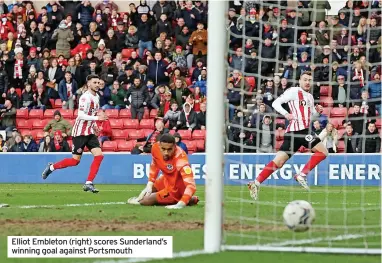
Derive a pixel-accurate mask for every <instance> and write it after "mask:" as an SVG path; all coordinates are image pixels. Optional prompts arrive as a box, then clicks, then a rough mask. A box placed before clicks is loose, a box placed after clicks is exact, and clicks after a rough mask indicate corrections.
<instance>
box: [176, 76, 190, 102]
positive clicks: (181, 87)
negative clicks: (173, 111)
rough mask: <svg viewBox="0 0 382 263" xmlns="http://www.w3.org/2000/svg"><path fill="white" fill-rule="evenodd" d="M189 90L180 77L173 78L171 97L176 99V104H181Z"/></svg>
mask: <svg viewBox="0 0 382 263" xmlns="http://www.w3.org/2000/svg"><path fill="white" fill-rule="evenodd" d="M190 94H191V91H190V90H189V89H188V88H187V87H186V84H185V83H183V82H182V80H181V79H177V80H175V86H174V88H173V89H172V97H173V98H174V99H175V100H176V102H177V103H178V105H183V103H184V102H185V101H186V98H187V96H188V95H190Z"/></svg>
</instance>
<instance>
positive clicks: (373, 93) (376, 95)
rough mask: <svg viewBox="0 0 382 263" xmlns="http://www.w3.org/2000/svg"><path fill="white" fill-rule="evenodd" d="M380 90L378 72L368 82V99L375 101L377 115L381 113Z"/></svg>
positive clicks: (380, 83) (381, 87) (381, 85)
mask: <svg viewBox="0 0 382 263" xmlns="http://www.w3.org/2000/svg"><path fill="white" fill-rule="evenodd" d="M381 90H382V82H381V77H380V75H379V74H378V73H375V74H374V76H373V78H372V81H371V82H369V92H370V101H371V102H373V103H375V108H376V110H377V111H378V113H379V115H381V114H382V111H381V97H382V95H381Z"/></svg>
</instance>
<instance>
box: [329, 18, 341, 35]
mask: <svg viewBox="0 0 382 263" xmlns="http://www.w3.org/2000/svg"><path fill="white" fill-rule="evenodd" d="M329 21H330V26H329V30H330V31H329V32H331V34H333V39H336V38H337V37H338V36H339V35H340V34H341V30H342V28H343V25H341V24H340V23H339V17H338V16H332V18H331V19H329Z"/></svg>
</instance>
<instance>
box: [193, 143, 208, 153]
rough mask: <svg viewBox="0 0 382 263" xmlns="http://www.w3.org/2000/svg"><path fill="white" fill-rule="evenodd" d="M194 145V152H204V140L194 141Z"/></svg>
mask: <svg viewBox="0 0 382 263" xmlns="http://www.w3.org/2000/svg"><path fill="white" fill-rule="evenodd" d="M195 143H196V150H197V151H198V152H204V150H205V148H206V144H205V141H204V140H195Z"/></svg>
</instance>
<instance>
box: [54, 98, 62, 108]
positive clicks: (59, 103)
mask: <svg viewBox="0 0 382 263" xmlns="http://www.w3.org/2000/svg"><path fill="white" fill-rule="evenodd" d="M54 108H55V109H62V101H61V99H56V100H55V101H54Z"/></svg>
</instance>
